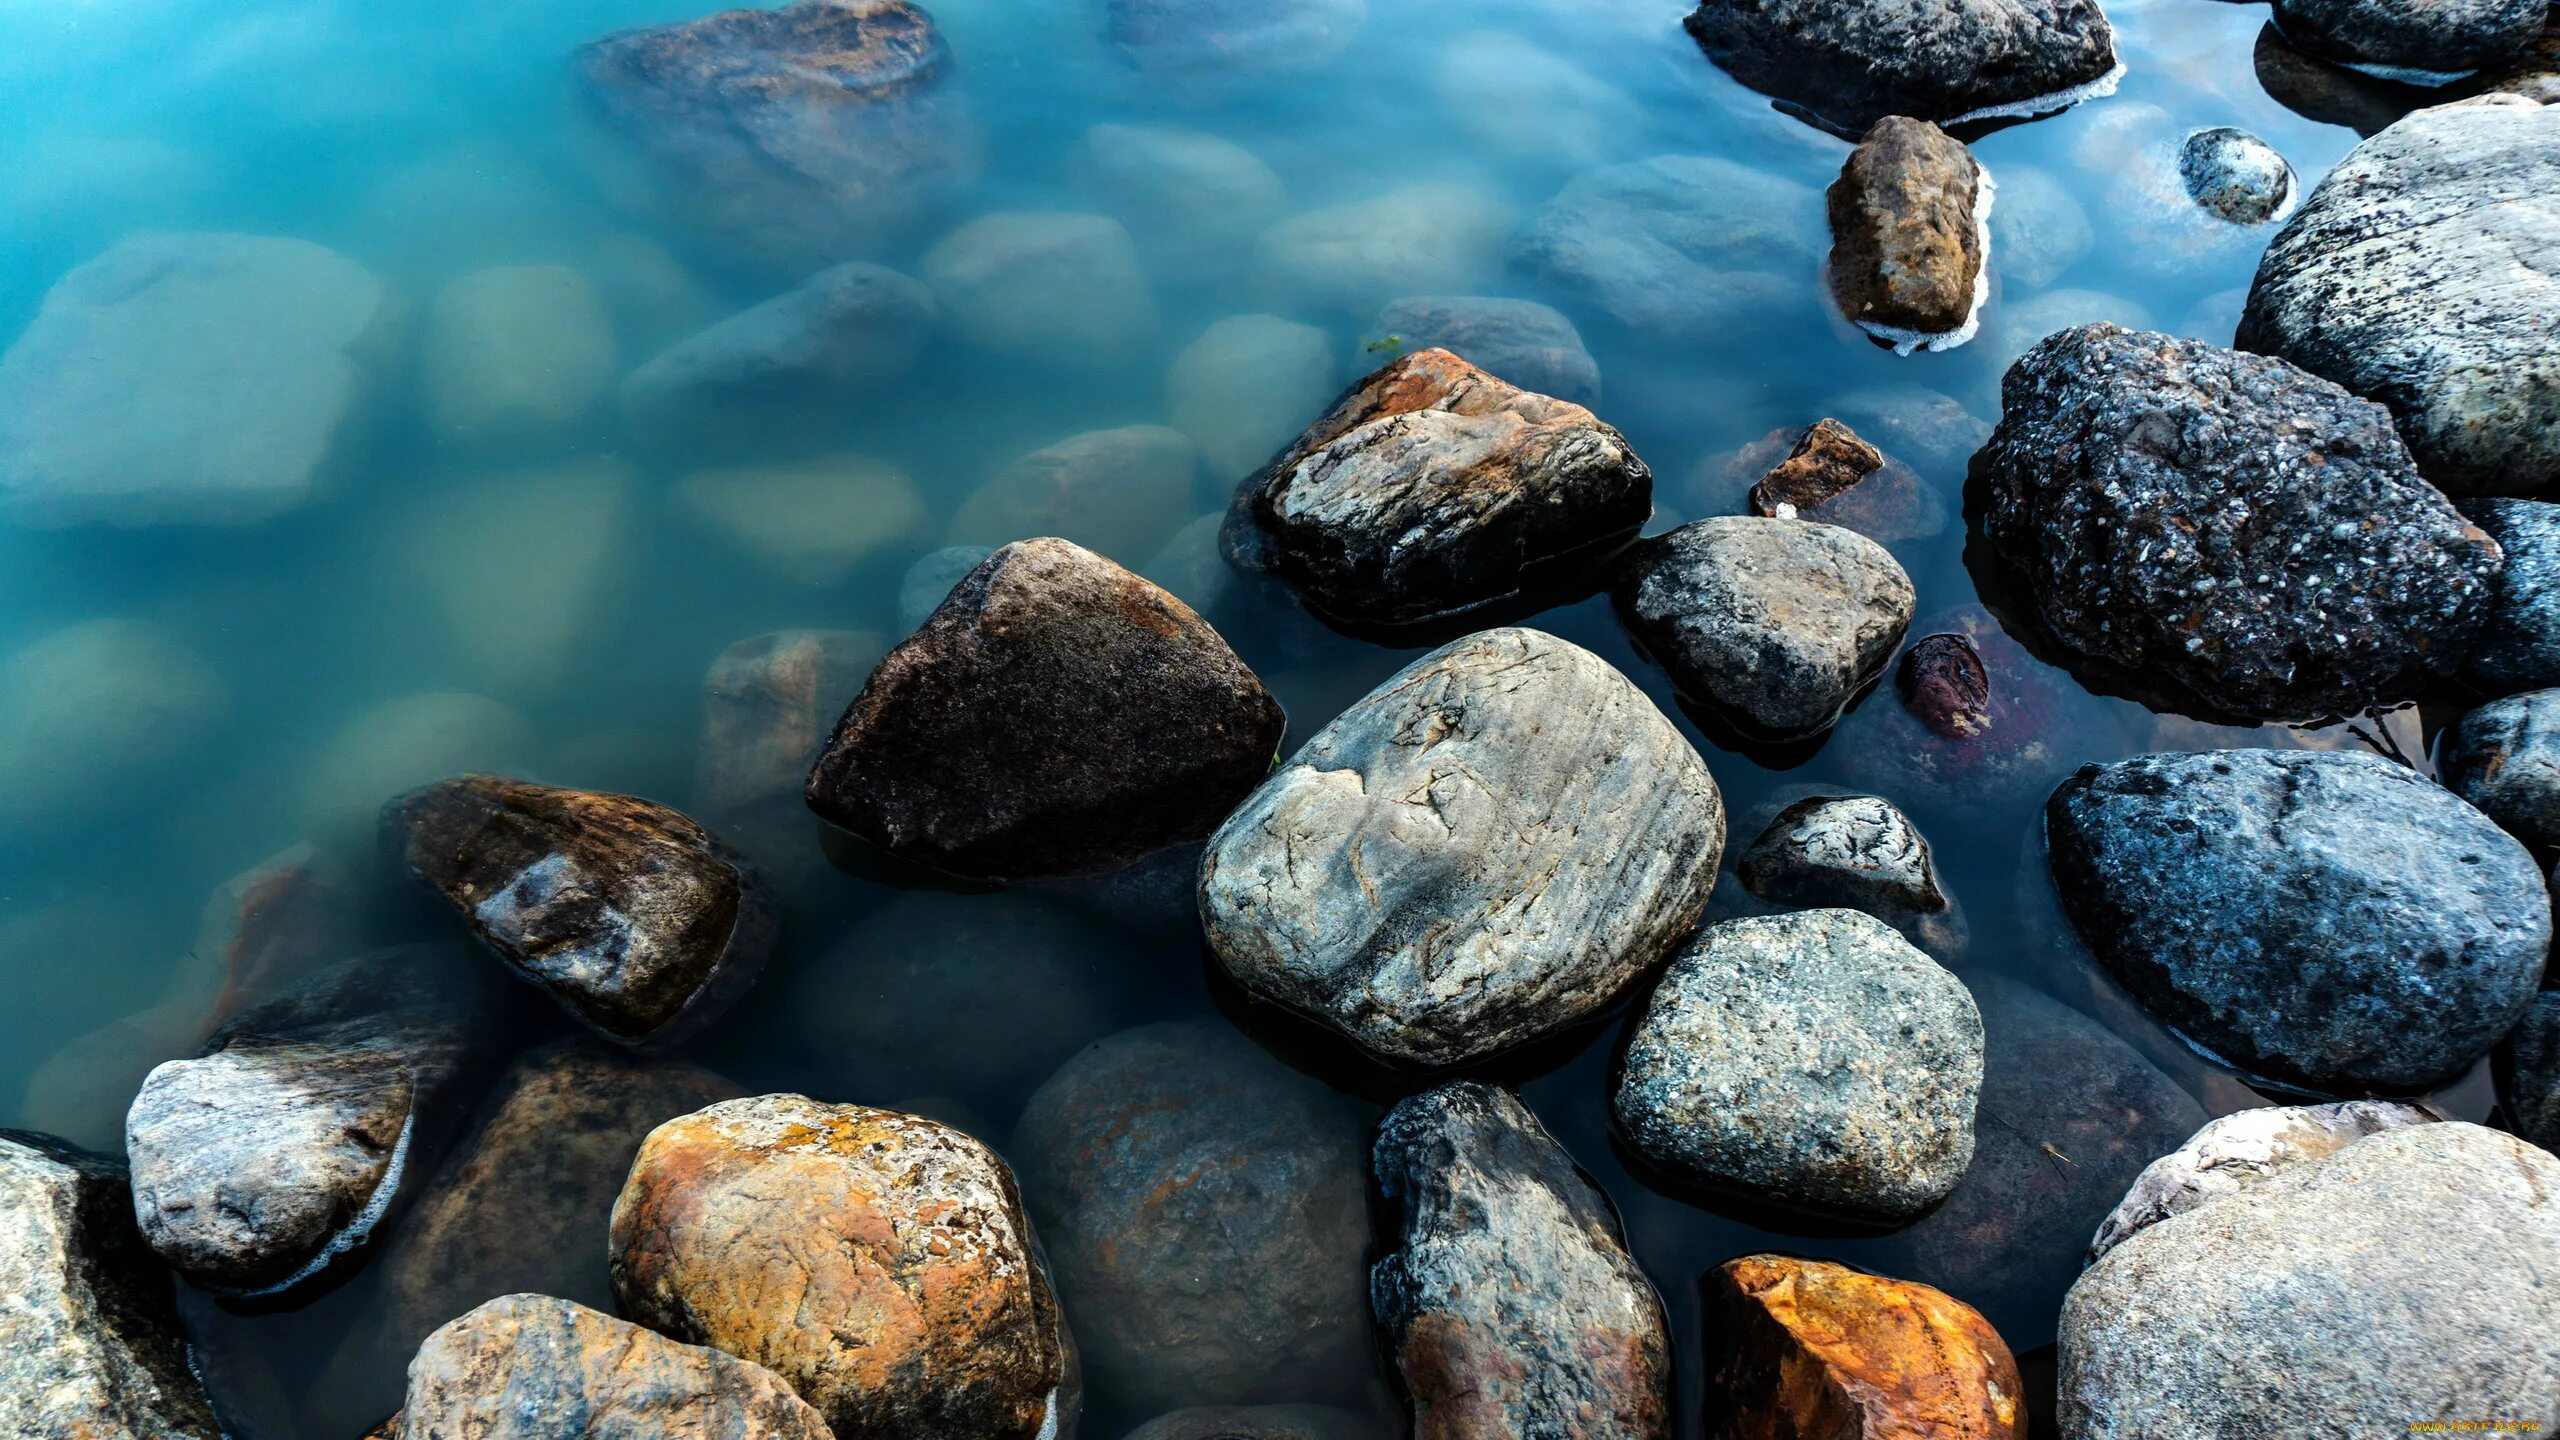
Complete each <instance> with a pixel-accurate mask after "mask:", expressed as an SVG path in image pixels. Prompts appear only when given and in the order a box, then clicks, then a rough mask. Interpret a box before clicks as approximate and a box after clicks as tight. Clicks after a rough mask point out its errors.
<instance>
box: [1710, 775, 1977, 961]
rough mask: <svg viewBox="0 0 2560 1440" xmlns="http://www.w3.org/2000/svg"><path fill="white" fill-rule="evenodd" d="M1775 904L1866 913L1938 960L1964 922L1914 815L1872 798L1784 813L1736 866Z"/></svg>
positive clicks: (1823, 800)
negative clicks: (1942, 885)
mask: <svg viewBox="0 0 2560 1440" xmlns="http://www.w3.org/2000/svg"><path fill="white" fill-rule="evenodd" d="M1735 868H1736V871H1737V873H1738V874H1739V875H1740V877H1741V880H1742V886H1743V888H1744V889H1745V890H1748V891H1750V892H1751V893H1752V894H1753V895H1754V896H1757V897H1758V898H1760V899H1762V900H1766V901H1768V902H1770V903H1771V904H1773V905H1790V906H1803V907H1806V908H1815V907H1837V908H1840V909H1844V910H1860V911H1864V912H1865V913H1867V914H1869V915H1872V916H1874V917H1875V918H1877V919H1878V920H1882V921H1883V922H1884V923H1886V924H1887V925H1890V926H1892V927H1893V928H1894V929H1896V930H1899V931H1901V932H1902V935H1903V938H1904V939H1907V940H1909V941H1910V942H1911V943H1912V944H1914V945H1917V946H1919V947H1920V948H1921V949H1923V950H1926V951H1928V952H1929V953H1930V954H1932V955H1935V956H1938V957H1940V958H1942V959H1943V958H1947V957H1949V956H1950V955H1952V954H1955V953H1957V952H1958V950H1959V949H1960V947H1961V944H1962V937H1963V933H1964V932H1963V922H1962V921H1961V920H1960V919H1958V918H1957V917H1956V916H1955V914H1954V913H1953V912H1954V908H1955V907H1954V902H1952V901H1950V900H1949V899H1948V898H1947V893H1946V891H1945V889H1944V888H1942V887H1941V886H1940V885H1939V883H1938V867H1937V863H1936V861H1935V860H1934V859H1932V858H1931V856H1930V853H1929V842H1928V841H1927V840H1926V839H1924V838H1922V836H1921V834H1920V828H1919V827H1918V826H1916V825H1914V824H1912V823H1911V817H1909V816H1907V815H1905V814H1903V813H1902V812H1901V811H1900V810H1897V809H1895V808H1894V806H1893V803H1892V802H1891V801H1888V800H1884V799H1881V798H1879V797H1877V796H1874V795H1814V796H1808V797H1806V798H1805V799H1802V800H1798V801H1796V802H1795V803H1794V804H1792V805H1789V806H1787V807H1786V808H1785V809H1783V810H1781V811H1779V812H1778V815H1777V818H1776V819H1774V820H1772V821H1770V822H1769V826H1768V828H1767V829H1765V830H1762V831H1761V832H1760V838H1758V839H1756V840H1754V841H1752V842H1751V848H1750V849H1748V850H1746V851H1744V852H1743V854H1742V859H1741V862H1740V863H1739V864H1738V865H1737V866H1736V867H1735Z"/></svg>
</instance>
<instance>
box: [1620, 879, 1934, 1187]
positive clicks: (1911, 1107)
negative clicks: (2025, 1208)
mask: <svg viewBox="0 0 2560 1440" xmlns="http://www.w3.org/2000/svg"><path fill="white" fill-rule="evenodd" d="M1981 1088H1982V1017H1981V1015H1980V1014H1979V1013H1978V1012H1977V1011H1976V1009H1975V1008H1974V1002H1973V997H1972V996H1971V995H1970V994H1968V993H1967V992H1966V990H1965V988H1964V985H1963V983H1962V982H1961V981H1959V980H1957V979H1956V978H1955V976H1954V975H1952V974H1950V973H1948V972H1947V971H1946V970H1944V969H1941V968H1940V967H1939V966H1938V964H1937V962H1935V961H1933V960H1931V959H1930V958H1929V957H1928V956H1926V955H1924V954H1922V953H1921V952H1920V951H1918V950H1916V949H1913V948H1912V947H1911V945H1910V944H1909V943H1908V942H1906V941H1904V940H1903V938H1902V937H1901V936H1900V935H1898V934H1896V933H1895V932H1894V930H1893V929H1892V928H1891V927H1890V926H1887V925H1886V924H1885V923H1884V922H1882V921H1880V920H1877V919H1876V918H1874V917H1873V916H1870V915H1865V914H1861V913H1859V912H1858V911H1854V910H1802V911H1797V912H1794V913H1792V914H1786V915H1772V916H1757V917H1751V918H1746V919H1741V920H1728V921H1725V922H1722V923H1720V924H1716V925H1710V926H1708V927H1707V928H1706V929H1705V930H1703V931H1701V932H1700V933H1699V935H1698V937H1697V938H1696V939H1695V940H1693V941H1691V942H1690V943H1689V945H1688V947H1687V948H1686V949H1684V950H1683V951H1682V952H1681V953H1680V955H1679V956H1678V957H1677V958H1675V959H1674V960H1673V961H1672V962H1671V968H1670V969H1669V970H1667V971H1665V972H1664V974H1663V977H1662V983H1661V984H1660V986H1658V987H1657V988H1656V989H1655V990H1654V993H1653V998H1652V1000H1651V1001H1650V1002H1648V1003H1647V1005H1646V1007H1645V1012H1644V1018H1643V1019H1642V1020H1640V1021H1639V1022H1638V1023H1637V1025H1636V1028H1635V1030H1634V1032H1633V1034H1632V1037H1631V1038H1630V1039H1629V1041H1628V1044H1627V1052H1626V1056H1625V1059H1624V1061H1623V1062H1622V1063H1621V1065H1620V1068H1619V1077H1618V1082H1617V1091H1616V1094H1615V1096H1614V1098H1613V1101H1612V1106H1611V1110H1612V1113H1613V1114H1614V1115H1615V1117H1616V1119H1617V1123H1618V1127H1619V1129H1620V1131H1621V1132H1622V1133H1623V1134H1624V1135H1625V1136H1626V1138H1627V1143H1628V1144H1629V1145H1631V1146H1633V1147H1634V1148H1635V1150H1636V1151H1637V1152H1638V1153H1640V1154H1642V1155H1643V1156H1645V1158H1647V1159H1649V1160H1651V1161H1653V1162H1654V1163H1655V1164H1657V1165H1660V1166H1662V1167H1663V1168H1664V1169H1666V1170H1668V1171H1670V1172H1672V1174H1674V1175H1675V1176H1676V1177H1678V1178H1679V1179H1681V1180H1684V1181H1688V1182H1690V1183H1693V1184H1698V1185H1702V1186H1705V1187H1707V1188H1709V1189H1713V1190H1719V1191H1728V1192H1732V1193H1736V1194H1740V1195H1744V1196H1747V1197H1749V1198H1751V1199H1753V1200H1757V1201H1762V1202H1766V1203H1770V1204H1775V1205H1779V1206H1784V1207H1787V1208H1789V1209H1796V1210H1805V1211H1812V1212H1816V1213H1821V1214H1830V1215H1844V1216H1849V1217H1853V1218H1857V1219H1862V1220H1874V1221H1901V1220H1909V1219H1912V1218H1914V1217H1916V1216H1918V1215H1920V1214H1922V1213H1923V1212H1925V1211H1927V1210H1928V1209H1929V1208H1930V1207H1931V1206H1933V1205H1935V1204H1937V1203H1938V1202H1939V1201H1940V1200H1943V1199H1945V1198H1946V1196H1947V1193H1948V1192H1949V1191H1951V1190H1953V1189H1954V1188H1955V1186H1956V1182H1957V1181H1958V1180H1961V1179H1962V1178H1964V1172H1965V1167H1966V1166H1967V1165H1969V1164H1971V1163H1972V1161H1973V1112H1974V1102H1975V1099H1976V1097H1977V1096H1978V1095H1979V1093H1980V1091H1981Z"/></svg>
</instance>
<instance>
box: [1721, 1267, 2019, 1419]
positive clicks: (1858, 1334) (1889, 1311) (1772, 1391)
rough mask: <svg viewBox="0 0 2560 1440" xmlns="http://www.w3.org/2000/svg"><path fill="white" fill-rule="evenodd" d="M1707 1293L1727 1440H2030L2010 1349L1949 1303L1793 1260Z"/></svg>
mask: <svg viewBox="0 0 2560 1440" xmlns="http://www.w3.org/2000/svg"><path fill="white" fill-rule="evenodd" d="M1706 1290H1707V1309H1708V1315H1707V1320H1708V1326H1709V1335H1708V1341H1707V1350H1708V1363H1707V1395H1708V1406H1709V1415H1710V1417H1711V1424H1712V1425H1713V1427H1714V1428H1713V1430H1712V1432H1711V1433H1713V1434H1714V1435H1716V1436H1717V1437H1718V1440H1858V1437H1868V1440H1885V1437H1901V1436H1922V1435H1925V1436H1929V1437H1932V1440H2024V1436H2025V1435H2026V1433H2027V1427H2026V1419H2027V1417H2026V1409H2025V1406H2024V1405H2023V1404H2022V1403H2021V1402H2020V1397H2019V1390H2020V1382H2019V1379H2018V1365H2017V1362H2016V1361H2015V1360H2014V1359H2012V1358H2011V1357H2010V1354H2009V1347H2008V1346H2007V1345H2006V1344H2005V1343H2003V1342H2002V1341H2001V1339H2000V1335H1999V1332H1998V1331H1996V1330H1994V1329H1992V1328H1991V1323H1990V1322H1989V1321H1987V1320H1985V1319H1983V1318H1982V1316H1981V1315H1979V1314H1978V1313H1976V1312H1975V1311H1974V1309H1973V1308H1972V1307H1971V1306H1969V1305H1966V1304H1964V1303H1963V1302H1962V1301H1959V1300H1957V1299H1955V1298H1953V1297H1952V1296H1949V1295H1947V1294H1945V1293H1944V1292H1942V1291H1938V1290H1933V1289H1931V1288H1930V1287H1928V1286H1926V1285H1921V1284H1916V1283H1914V1282H1911V1281H1907V1280H1894V1279H1888V1278H1886V1277H1884V1276H1881V1275H1870V1274H1867V1273H1866V1272H1864V1271H1861V1270H1853V1269H1851V1268H1850V1267H1848V1266H1846V1265H1836V1264H1832V1263H1830V1262H1828V1261H1821V1260H1799V1259H1796V1258H1793V1257H1791V1256H1785V1255H1745V1256H1743V1257H1742V1258H1740V1259H1738V1260H1728V1261H1726V1262H1725V1263H1724V1264H1722V1265H1720V1266H1718V1267H1716V1268H1715V1269H1714V1270H1712V1271H1709V1272H1708V1275H1707V1284H1706Z"/></svg>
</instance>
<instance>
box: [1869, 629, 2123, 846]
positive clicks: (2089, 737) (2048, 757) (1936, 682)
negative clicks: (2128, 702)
mask: <svg viewBox="0 0 2560 1440" xmlns="http://www.w3.org/2000/svg"><path fill="white" fill-rule="evenodd" d="M1911 628H1912V629H1914V630H1918V631H1921V632H1922V634H1921V636H1920V638H1919V639H1917V640H1914V641H1912V642H1911V644H1910V645H1909V646H1908V647H1907V648H1906V649H1904V651H1903V653H1902V660H1901V663H1900V664H1899V665H1897V666H1896V667H1895V671H1894V703H1892V704H1883V703H1878V704H1873V705H1863V706H1860V707H1859V708H1858V709H1857V710H1855V711H1852V712H1851V713H1850V715H1849V716H1848V717H1847V720H1846V721H1845V723H1843V724H1842V726H1841V727H1840V729H1841V735H1840V739H1839V741H1838V742H1837V743H1836V744H1835V746H1834V747H1833V753H1835V754H1837V755H1839V756H1840V757H1841V760H1842V769H1843V773H1844V774H1845V775H1847V776H1848V777H1849V778H1851V779H1853V780H1855V781H1856V783H1858V784H1860V785H1864V786H1867V787H1868V788H1870V789H1873V790H1875V791H1877V792H1878V793H1881V794H1889V795H1900V796H1903V797H1904V798H1905V799H1906V801H1908V802H1910V803H1913V804H1926V805H1931V806H1948V805H1958V806H1964V807H1967V808H1968V809H1985V810H1990V809H2002V810H2005V809H2022V808H2024V807H2027V806H2029V805H2033V804H2036V803H2038V802H2041V801H2042V800H2043V799H2044V797H2045V794H2046V792H2048V791H2050V790H2051V789H2052V788H2053V785H2054V782H2055V781H2057V780H2059V779H2061V778H2062V776H2063V774H2064V772H2066V771H2068V770H2069V769H2070V768H2071V766H2072V762H2073V761H2074V760H2076V759H2077V758H2079V757H2080V756H2081V755H2083V754H2085V753H2087V750H2088V747H2089V746H2090V745H2091V744H2093V743H2095V742H2097V741H2098V740H2099V739H2101V737H2106V736H2109V735H2112V734H2114V733H2116V732H2119V731H2121V730H2122V728H2123V727H2122V725H2121V724H2118V723H2115V717H2114V714H2113V712H2112V711H2111V710H2109V709H2107V708H2105V705H2104V702H2101V701H2099V700H2097V699H2095V698H2093V697H2091V696H2090V695H2088V694H2087V693H2086V692H2084V691H2082V690H2081V689H2080V688H2079V687H2078V686H2076V685H2073V684H2072V683H2071V682H2070V680H2069V679H2068V677H2066V676H2064V675H2062V674H2061V673H2060V672H2058V671H2055V670H2053V669H2051V668H2049V667H2047V666H2045V665H2042V664H2040V663H2038V662H2037V660H2036V659H2035V658H2034V657H2033V656H2031V655H2029V654H2028V653H2027V651H2026V648H2025V647H2024V646H2022V645H2020V644H2019V643H2018V642H2017V641H2015V640H2013V639H2011V638H2009V635H2008V633H2007V632H2006V631H2005V630H2003V629H2001V627H2000V622H1999V621H1998V620H1997V619H1995V618H1993V617H1992V615H1991V612H1989V611H1988V610H1985V609H1983V608H1982V607H1981V606H1980V605H1964V606H1959V607H1957V608H1956V609H1953V610H1948V611H1942V612H1940V613H1938V614H1936V615H1932V616H1929V617H1928V618H1926V619H1924V620H1922V621H1920V622H1918V623H1916V624H1915V625H1913V626H1912V627H1911Z"/></svg>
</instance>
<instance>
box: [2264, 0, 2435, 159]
mask: <svg viewBox="0 0 2560 1440" xmlns="http://www.w3.org/2000/svg"><path fill="white" fill-rule="evenodd" d="M2249 58H2250V68H2251V69H2252V70H2253V71H2254V72H2255V75H2256V79H2257V81H2258V85H2259V88H2261V89H2263V90H2265V91H2266V92H2267V96H2268V98H2270V99H2272V100H2274V101H2276V102H2277V103H2278V104H2280V105H2282V106H2284V107H2285V108H2286V109H2288V110H2291V111H2293V112H2294V113H2295V114H2298V115H2301V116H2303V117H2305V118H2307V119H2311V120H2316V121H2319V122H2320V123H2322V124H2326V125H2344V126H2346V127H2348V128H2349V129H2352V130H2354V131H2355V132H2356V133H2357V134H2358V135H2371V134H2373V133H2374V132H2375V131H2378V130H2381V129H2383V128H2384V127H2386V126H2388V125H2390V124H2391V123H2392V122H2393V121H2395V120H2398V119H2399V118H2400V117H2401V116H2403V115H2406V114H2408V113H2409V112H2410V111H2412V110H2418V109H2423V108H2425V107H2426V106H2429V105H2433V104H2437V103H2439V102H2440V101H2442V100H2443V99H2444V95H2443V93H2442V92H2440V91H2437V90H2434V89H2430V88H2427V87H2424V86H2419V85H2410V84H2406V83H2403V82H2401V81H2397V80H2384V79H2381V78H2379V77H2376V76H2374V75H2371V74H2368V73H2367V72H2365V71H2361V70H2350V69H2347V68H2346V67H2344V66H2341V65H2332V64H2330V63H2329V62H2328V61H2326V60H2318V59H2314V58H2313V57H2311V56H2309V55H2306V54H2304V53H2303V52H2302V51H2301V50H2299V49H2296V48H2295V47H2294V45H2293V44H2292V43H2291V42H2290V41H2288V40H2286V39H2285V37H2284V32H2283V31H2281V30H2278V29H2277V28H2276V27H2275V24H2274V22H2273V21H2270V22H2268V23H2267V24H2265V25H2262V26H2260V27H2258V39H2257V43H2256V44H2255V45H2254V46H2253V47H2252V49H2251V53H2250V57H2249Z"/></svg>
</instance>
